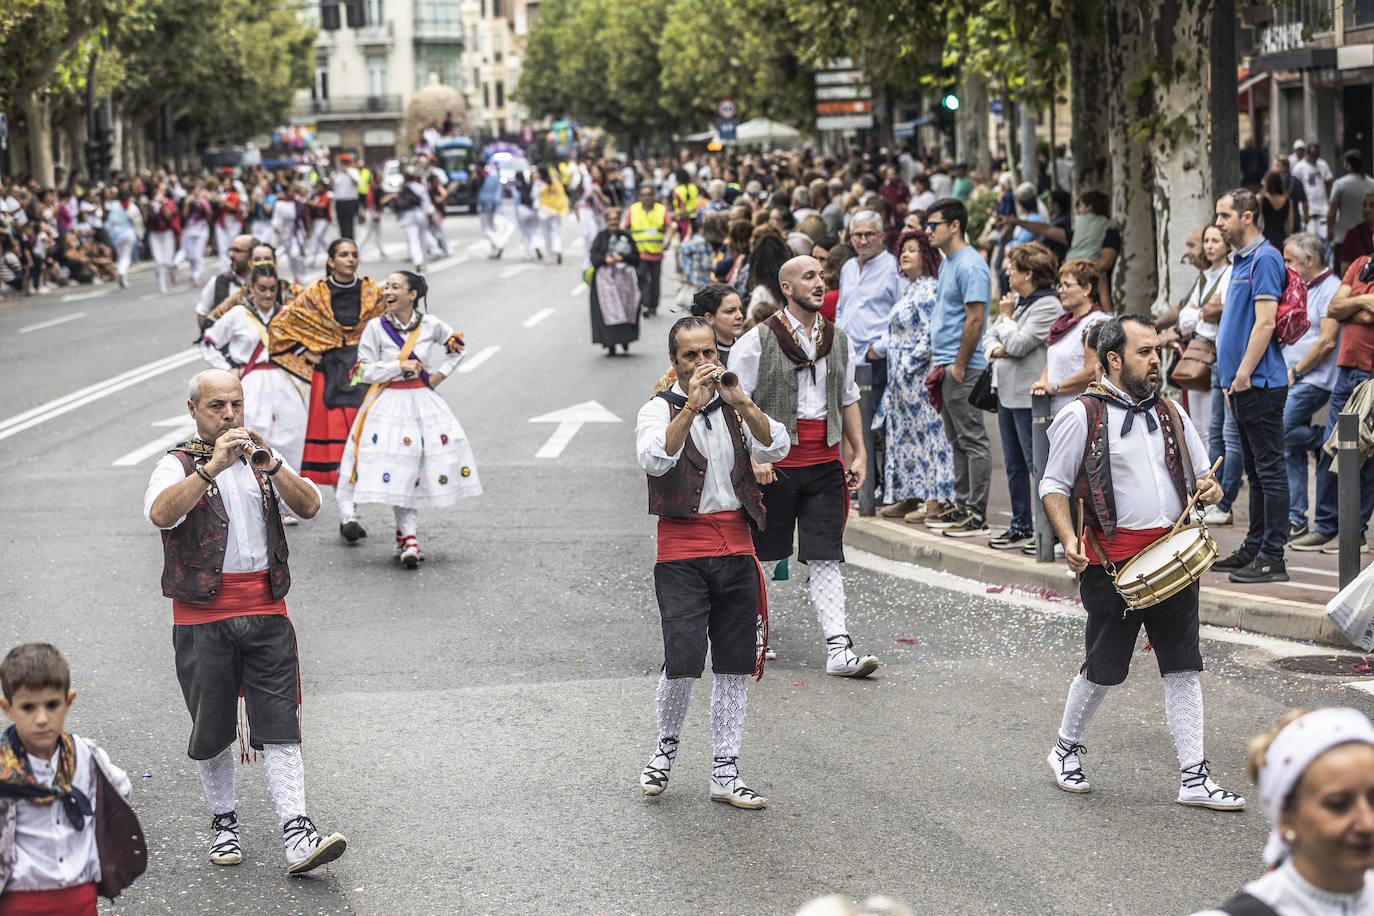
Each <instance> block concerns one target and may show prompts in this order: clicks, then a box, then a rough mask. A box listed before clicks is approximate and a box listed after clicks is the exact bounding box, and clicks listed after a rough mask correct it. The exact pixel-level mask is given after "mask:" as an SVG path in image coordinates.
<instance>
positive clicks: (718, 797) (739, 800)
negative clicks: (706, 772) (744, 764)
mask: <svg viewBox="0 0 1374 916" xmlns="http://www.w3.org/2000/svg"><path fill="white" fill-rule="evenodd" d="M738 759H739V758H737V757H717V758H716V759H715V763H714V765H713V766H712V769H711V801H718V802H724V803H725V804H727V805H733V806H734V807H736V808H749V809H757V808H764V807H767V805H768V799H766V798H764V797H763V796H762V795H760V794H759V793H757V792H755V791H754V790H753V789H751V788H749V787H748V786H746V785H745V784H744V780H743V779H741V778H740V775H739V766H738V764H737V763H736V761H737V760H738Z"/></svg>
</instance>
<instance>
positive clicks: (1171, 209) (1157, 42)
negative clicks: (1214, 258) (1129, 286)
mask: <svg viewBox="0 0 1374 916" xmlns="http://www.w3.org/2000/svg"><path fill="white" fill-rule="evenodd" d="M1150 13H1151V16H1152V21H1151V23H1150V26H1151V28H1150V32H1151V34H1152V35H1153V40H1154V46H1155V54H1156V56H1157V61H1158V65H1157V68H1156V70H1155V72H1154V74H1153V76H1152V78H1151V92H1150V93H1149V95H1150V96H1151V97H1152V98H1153V108H1154V114H1155V120H1154V122H1153V123H1154V125H1155V126H1154V127H1153V129H1152V131H1151V134H1152V135H1151V137H1150V139H1149V141H1148V142H1149V147H1150V156H1151V159H1152V161H1153V165H1154V179H1155V193H1154V201H1155V222H1156V225H1158V227H1159V240H1158V244H1157V245H1156V251H1157V252H1158V271H1159V295H1158V296H1157V297H1156V308H1157V309H1158V310H1159V311H1163V310H1165V309H1167V308H1169V307H1170V306H1171V305H1172V304H1173V303H1175V302H1176V301H1177V300H1178V299H1179V298H1180V296H1182V294H1183V293H1184V292H1185V291H1186V290H1187V288H1188V286H1189V285H1190V284H1191V283H1192V282H1193V281H1194V280H1195V279H1196V276H1197V272H1196V270H1195V269H1194V268H1193V267H1192V266H1191V265H1188V264H1185V263H1183V258H1184V255H1185V254H1186V250H1185V247H1184V240H1185V239H1186V238H1187V237H1188V233H1189V232H1191V231H1192V230H1194V229H1198V228H1201V227H1202V226H1205V225H1207V224H1208V223H1209V222H1211V221H1212V220H1213V218H1214V214H1215V212H1216V211H1215V201H1214V200H1213V199H1212V176H1211V168H1210V165H1209V161H1208V157H1207V135H1208V130H1209V124H1208V122H1209V116H1208V101H1207V94H1206V93H1204V92H1198V91H1197V85H1198V80H1199V79H1200V78H1202V75H1205V74H1206V73H1207V72H1208V67H1209V59H1210V54H1209V50H1210V44H1209V31H1210V28H1211V18H1212V0H1167V2H1164V3H1158V4H1152V5H1151V7H1150Z"/></svg>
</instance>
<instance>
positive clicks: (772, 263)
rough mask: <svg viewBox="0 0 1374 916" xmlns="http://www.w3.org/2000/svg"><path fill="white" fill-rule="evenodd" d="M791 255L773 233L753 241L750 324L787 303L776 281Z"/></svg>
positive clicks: (750, 260) (750, 268) (760, 320)
mask: <svg viewBox="0 0 1374 916" xmlns="http://www.w3.org/2000/svg"><path fill="white" fill-rule="evenodd" d="M791 257H792V253H791V252H790V251H788V250H787V246H786V245H784V244H783V243H782V241H781V240H780V239H779V238H778V237H777V236H776V235H772V234H765V235H764V236H762V237H761V238H760V239H759V240H758V241H756V242H755V243H754V250H753V251H751V252H750V253H749V321H750V326H751V327H752V326H753V325H755V324H760V323H762V322H763V321H764V319H766V318H767V317H768V316H769V315H771V314H773V313H774V312H776V311H779V310H781V309H782V308H783V306H785V305H786V304H787V300H786V298H784V296H783V294H782V286H780V285H779V283H778V271H780V270H782V265H783V264H785V263H787V261H788V260H789V259H790V258H791Z"/></svg>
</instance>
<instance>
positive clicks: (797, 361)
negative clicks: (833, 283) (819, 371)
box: [763, 312, 835, 382]
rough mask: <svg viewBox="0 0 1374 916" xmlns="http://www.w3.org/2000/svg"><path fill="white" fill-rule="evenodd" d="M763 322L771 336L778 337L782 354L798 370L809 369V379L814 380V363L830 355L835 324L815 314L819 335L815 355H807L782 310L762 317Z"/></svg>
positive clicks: (833, 340)
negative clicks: (771, 332) (769, 329)
mask: <svg viewBox="0 0 1374 916" xmlns="http://www.w3.org/2000/svg"><path fill="white" fill-rule="evenodd" d="M763 323H764V324H766V325H768V326H769V327H770V328H771V329H772V331H773V336H775V337H777V339H778V346H779V347H781V348H782V352H783V355H784V356H786V357H787V358H788V359H790V360H791V361H792V365H794V366H796V367H797V371H798V372H800V371H802V370H803V369H810V370H811V381H813V382H814V381H815V380H816V363H818V362H821V361H822V360H824V359H825V358H826V357H827V356H829V355H830V345H831V344H832V343H834V342H835V326H834V325H832V324H831V323H830V322H828V321H826V320H825V318H823V317H822V316H820V315H817V316H816V325H817V330H819V331H820V337H819V339H818V340H817V342H816V355H815V357H814V358H813V357H808V356H807V355H806V351H805V350H803V349H802V348H801V343H800V342H799V341H798V340H797V332H796V331H795V330H794V329H793V328H792V323H791V322H790V321H788V320H787V319H786V318H784V317H783V313H782V312H774V313H773V314H771V315H769V316H768V317H767V318H766V319H764V322H763Z"/></svg>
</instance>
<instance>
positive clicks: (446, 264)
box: [428, 254, 472, 274]
mask: <svg viewBox="0 0 1374 916" xmlns="http://www.w3.org/2000/svg"><path fill="white" fill-rule="evenodd" d="M471 260H472V258H470V257H468V256H467V255H465V254H456V255H453V256H452V257H449V258H445V259H443V260H442V261H436V262H434V263H433V264H431V265H430V266H429V267H428V272H429V273H432V274H441V273H443V272H444V271H446V270H448V269H449V268H450V267H457V266H458V265H459V264H466V263H467V262H468V261H471Z"/></svg>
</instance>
